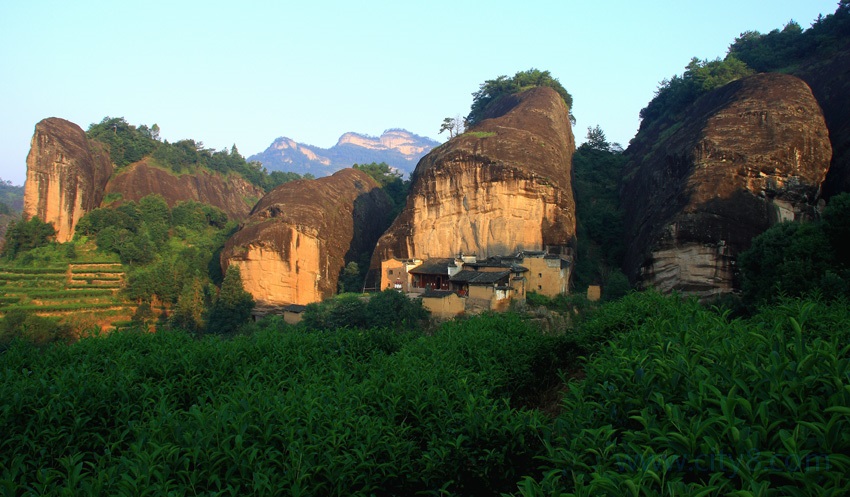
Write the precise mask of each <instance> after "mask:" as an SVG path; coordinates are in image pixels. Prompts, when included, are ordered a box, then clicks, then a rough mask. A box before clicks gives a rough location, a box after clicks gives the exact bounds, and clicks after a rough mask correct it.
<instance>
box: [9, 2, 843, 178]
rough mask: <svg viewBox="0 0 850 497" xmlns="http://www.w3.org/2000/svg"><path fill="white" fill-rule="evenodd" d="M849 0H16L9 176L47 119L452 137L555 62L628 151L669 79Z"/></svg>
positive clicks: (327, 137) (247, 151) (181, 134)
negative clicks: (451, 123) (456, 120)
mask: <svg viewBox="0 0 850 497" xmlns="http://www.w3.org/2000/svg"><path fill="white" fill-rule="evenodd" d="M837 3H838V2H837V0H794V1H791V0H734V1H732V0H714V1H712V2H705V1H701V2H695V1H691V0H676V1H672V0H671V1H660V0H658V1H655V0H650V1H641V2H637V1H634V0H632V1H613V0H608V1H602V0H595V1H591V0H583V1H572V0H560V1H534V0H528V1H525V2H518V1H516V0H514V1H510V2H507V1H487V2H483V1H481V2H472V1H463V0H454V1H430V2H403V1H402V2H399V1H396V2H375V1H368V0H363V1H360V2H351V1H348V2H328V1H312V2H306V1H302V2H287V1H251V0H245V1H240V2H236V1H232V2H221V1H180V0H168V1H159V0H147V1H140V2H132V3H131V2H123V1H115V0H109V1H99V0H98V1H89V0H76V1H68V0H63V1H51V0H0V71H2V73H1V74H2V76H0V177H2V178H3V179H4V180H6V179H8V180H12V181H13V183H15V184H22V183H23V181H24V179H25V177H26V155H27V152H28V150H29V144H30V139H31V137H32V132H33V127H34V126H35V124H36V123H37V122H38V121H39V120H41V119H43V118H46V117H51V116H56V117H62V118H65V119H68V120H70V121H72V122H75V123H77V124H79V125H80V126H81V127H82V128H83V129H86V128H88V126H89V125H90V124H91V123H94V122H99V121H100V120H101V119H102V118H103V117H104V116H113V117H120V116H123V117H124V118H125V119H126V120H127V121H128V122H130V123H131V124H135V125H139V124H148V125H151V124H154V123H157V124H159V126H160V128H161V129H162V137H163V138H165V139H167V140H170V141H176V140H180V139H184V138H193V139H195V140H199V141H202V142H203V143H204V144H205V145H206V146H207V147H210V148H215V149H222V148H224V147H230V146H231V145H232V144H234V143H235V144H236V145H237V147H238V148H239V150H240V152H242V154H243V155H245V156H248V155H251V154H254V153H257V152H260V151H262V150H264V149H265V148H266V147H268V145H269V144H271V142H272V141H273V140H274V139H275V138H277V137H279V136H287V137H290V138H292V139H294V140H296V141H299V142H305V143H309V144H313V145H316V146H319V147H330V146H332V145H333V144H335V143H336V140H337V138H339V136H340V135H341V134H343V133H345V132H347V131H356V132H360V133H367V134H371V135H379V134H380V133H381V132H382V131H383V130H385V129H387V128H394V127H399V128H406V129H408V130H410V131H412V132H414V133H417V134H420V135H425V136H429V137H432V138H435V139H438V140H443V139H444V137H441V136H440V135H438V133H437V131H438V130H439V127H440V123H441V122H442V120H443V118H444V117H447V116H455V115H466V113H467V112H468V111H469V106H470V104H471V101H472V97H471V93H472V92H474V91H476V90H477V89H478V85H479V84H480V83H482V82H483V81H485V80H487V79H492V78H495V77H497V76H499V75H502V74H506V75H513V74H514V73H516V72H517V71H520V70H526V69H529V68H532V67H534V68H538V69H543V70H549V71H550V72H551V73H552V75H553V76H555V77H556V78H558V79H559V80H560V82H561V84H563V86H564V87H565V88H566V89H567V91H569V92H570V93H571V94H572V96H573V104H574V105H573V113H574V115H575V117H576V119H577V123H576V127H575V129H574V132H575V134H576V137H577V138H578V139H579V141H581V140H582V139H583V138H584V135H585V133H586V130H587V127H588V126H595V125H597V124H598V125H600V126H601V127H602V129H603V130H604V131H605V133H606V135H607V136H608V139H609V140H610V141H615V142H620V143H621V144H622V145H623V146H626V145H627V144H628V142H629V140H630V139H631V138H632V137H633V136H634V134H635V132H636V131H637V128H638V125H639V119H638V112H639V111H640V109H641V108H643V107H644V106H646V104H647V102H648V101H649V100H650V99H651V98H652V96H653V93H654V91H655V89H656V88H657V86H658V83H659V81H661V80H662V79H664V78H668V77H670V76H672V75H674V74H681V73H682V71H683V70H684V67H685V65H687V63H688V62H689V61H690V59H691V57H699V58H702V59H705V58H709V59H714V58H716V57H722V56H724V55H725V53H726V49H727V48H728V46H729V44H730V43H732V41H733V40H734V38H735V37H736V36H737V35H739V34H740V33H741V32H743V31H746V30H758V31H761V32H767V31H770V30H771V29H774V28H781V27H782V26H783V25H784V24H785V23H787V22H788V21H789V20H791V19H794V20H796V21H797V22H799V23H800V24H801V25H802V26H803V27H804V28H808V27H809V26H810V24H811V23H812V21H813V20H814V19H815V18H816V17H817V16H818V14H824V15H826V14H829V13H832V12H834V11H835V8H836V5H837Z"/></svg>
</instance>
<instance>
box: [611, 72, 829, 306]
mask: <svg viewBox="0 0 850 497" xmlns="http://www.w3.org/2000/svg"><path fill="white" fill-rule="evenodd" d="M626 153H627V154H628V155H629V156H630V161H629V163H628V164H627V165H626V168H625V178H626V179H625V184H624V187H623V190H622V196H621V201H622V202H621V203H622V205H623V207H624V211H625V226H626V245H627V254H626V261H625V268H624V269H625V270H626V272H627V274H628V275H629V276H630V278H631V279H633V280H635V279H641V280H642V282H643V284H644V285H645V286H655V287H656V288H659V289H660V290H662V291H670V290H679V291H683V292H686V293H693V294H696V295H699V296H702V297H708V296H710V295H714V294H717V293H722V292H727V291H730V290H731V289H732V288H733V276H734V270H733V269H734V260H735V257H736V256H737V255H738V253H740V252H741V251H743V250H745V249H747V248H748V247H749V245H750V241H751V240H752V238H753V237H754V236H756V235H758V234H759V233H761V232H763V231H764V230H765V229H767V228H768V227H769V226H770V225H772V224H774V223H776V222H778V221H782V220H789V219H790V220H793V219H800V218H803V217H805V216H807V215H808V213H810V212H811V210H812V208H813V205H814V202H815V201H816V199H817V197H818V194H819V189H820V185H821V183H822V182H823V180H824V178H825V176H826V173H827V169H828V167H829V161H830V157H831V154H832V149H831V147H830V143H829V134H828V132H827V129H826V125H825V124H824V119H823V114H822V113H821V110H820V107H819V106H818V103H817V101H815V99H814V97H813V96H812V92H811V90H810V89H809V87H808V86H807V85H806V83H804V82H803V81H802V80H800V79H798V78H796V77H793V76H788V75H781V74H760V75H756V76H751V77H748V78H745V79H742V80H738V81H734V82H732V83H729V84H727V85H725V86H723V87H721V88H718V89H717V90H714V91H712V92H710V93H708V94H706V95H704V96H703V97H701V98H700V99H699V100H697V102H695V103H694V104H693V105H692V106H691V108H690V109H689V110H688V112H687V117H686V119H685V120H684V121H682V122H677V123H670V122H666V123H657V124H656V125H653V127H652V128H650V129H648V130H646V132H642V133H641V136H640V137H639V138H638V139H636V140H635V141H634V142H633V143H632V145H631V146H630V147H629V149H628V150H627V151H626Z"/></svg>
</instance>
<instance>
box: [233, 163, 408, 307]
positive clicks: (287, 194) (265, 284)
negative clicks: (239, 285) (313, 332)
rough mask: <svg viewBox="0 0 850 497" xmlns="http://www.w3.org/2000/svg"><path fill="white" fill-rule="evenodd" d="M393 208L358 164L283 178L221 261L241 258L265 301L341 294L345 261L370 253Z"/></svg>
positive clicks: (251, 288) (246, 280)
mask: <svg viewBox="0 0 850 497" xmlns="http://www.w3.org/2000/svg"><path fill="white" fill-rule="evenodd" d="M390 209H391V203H390V200H389V198H388V197H387V195H386V194H385V193H384V191H383V190H381V189H380V187H379V185H378V184H377V183H376V182H375V180H374V179H372V178H371V177H370V176H369V175H367V174H366V173H364V172H362V171H358V170H355V169H343V170H341V171H338V172H336V173H334V174H333V175H332V176H328V177H325V178H319V179H315V180H299V181H293V182H290V183H285V184H283V185H280V186H278V187H277V188H275V189H274V190H272V191H271V192H269V193H268V194H267V195H266V196H265V197H263V198H262V199H261V200H260V201H259V202H258V203H257V205H256V206H255V207H254V209H253V210H252V211H251V215H250V217H249V218H248V219H247V220H246V221H245V222H244V223H243V225H242V226H240V229H239V231H237V232H236V234H234V235H233V236H232V237H231V238H230V240H228V242H227V244H226V245H225V247H224V251H223V252H222V254H221V263H222V268H223V269H225V270H226V269H227V267H228V265H230V264H237V265H238V266H239V269H240V271H241V273H242V281H243V284H244V286H245V290H247V291H248V292H250V293H251V294H252V295H253V296H254V299H255V300H256V301H257V302H258V303H259V304H260V305H283V304H302V305H303V304H309V303H311V302H317V301H320V300H322V299H325V298H328V297H330V296H332V295H334V294H335V293H336V291H337V282H338V281H339V274H340V272H341V271H342V269H343V268H344V267H345V265H346V264H347V263H348V262H350V261H353V260H356V259H357V258H358V257H360V256H361V255H362V254H364V253H365V254H366V255H367V256H368V254H370V253H371V251H372V249H373V248H374V246H375V242H376V241H377V240H378V237H379V236H380V235H381V233H383V230H384V229H385V228H386V226H387V224H388V223H387V221H386V218H387V215H388V213H389V211H390Z"/></svg>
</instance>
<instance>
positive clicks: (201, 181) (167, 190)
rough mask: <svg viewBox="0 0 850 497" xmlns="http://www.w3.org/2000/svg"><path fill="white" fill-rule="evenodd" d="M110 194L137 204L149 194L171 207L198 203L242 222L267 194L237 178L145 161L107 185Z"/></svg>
mask: <svg viewBox="0 0 850 497" xmlns="http://www.w3.org/2000/svg"><path fill="white" fill-rule="evenodd" d="M106 193H107V194H120V196H121V200H123V201H129V200H132V201H136V202H138V201H139V200H140V199H141V198H142V197H145V196H146V195H151V194H158V195H162V197H163V198H164V199H165V201H166V202H167V203H168V205H169V206H171V207H174V205H175V204H176V203H177V202H180V201H184V200H194V201H197V202H202V203H205V204H209V205H212V206H214V207H218V208H219V209H221V210H222V211H224V212H225V213H226V214H227V217H229V218H230V219H234V220H237V221H242V220H243V219H245V218H246V217H247V216H248V213H249V212H251V207H253V205H254V204H255V203H256V202H257V200H258V199H259V198H260V197H262V196H263V193H264V192H263V190H262V189H261V188H260V187H258V186H255V185H253V184H251V183H249V182H248V181H245V180H244V179H242V178H241V177H239V176H236V175H232V176H230V177H226V176H223V175H221V174H218V173H214V172H210V171H204V170H201V171H197V172H195V173H193V174H181V175H178V174H174V173H173V172H171V171H169V170H166V169H161V168H158V167H154V166H151V165H150V164H148V162H147V161H146V160H142V161H140V162H136V163H135V164H130V165H129V166H127V167H125V168H122V169H120V170H119V171H118V172H117V173H116V174H115V176H114V177H113V178H112V179H111V180H110V181H109V183H108V184H107V185H106Z"/></svg>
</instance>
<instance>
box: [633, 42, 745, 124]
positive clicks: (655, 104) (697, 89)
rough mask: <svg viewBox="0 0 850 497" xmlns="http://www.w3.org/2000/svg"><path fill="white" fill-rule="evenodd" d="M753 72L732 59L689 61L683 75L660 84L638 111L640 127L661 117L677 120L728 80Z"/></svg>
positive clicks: (732, 57)
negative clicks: (640, 121)
mask: <svg viewBox="0 0 850 497" xmlns="http://www.w3.org/2000/svg"><path fill="white" fill-rule="evenodd" d="M753 73H754V71H753V70H752V69H751V68H750V67H748V66H747V64H745V63H744V62H741V61H740V60H739V59H737V58H736V57H734V56H728V57H726V59H725V60H720V59H715V60H712V61H709V60H700V59H698V58H696V57H694V58H692V59H691V61H690V63H688V65H687V66H686V67H685V72H684V74H682V76H673V77H672V78H671V79H669V80H668V79H665V80H663V81H662V82H661V84H660V85H659V87H658V90H656V92H655V97H653V99H652V100H651V101H650V102H649V104H647V106H646V107H644V108H643V109H641V111H640V118H641V119H642V120H643V122H642V123H641V128H642V129H643V128H644V127H645V126H647V125H649V124H650V123H652V122H654V121H656V120H657V119H660V118H662V117H665V116H666V117H668V118H670V119H677V118H678V117H679V114H680V113H681V112H682V111H684V110H685V108H686V107H687V106H688V105H690V104H692V103H693V102H694V101H696V99H697V98H699V97H700V96H702V95H704V94H705V93H708V92H709V91H711V90H713V89H715V88H719V87H720V86H723V85H725V84H727V83H729V82H731V81H734V80H736V79H740V78H743V77H745V76H749V75H750V74H753Z"/></svg>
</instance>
